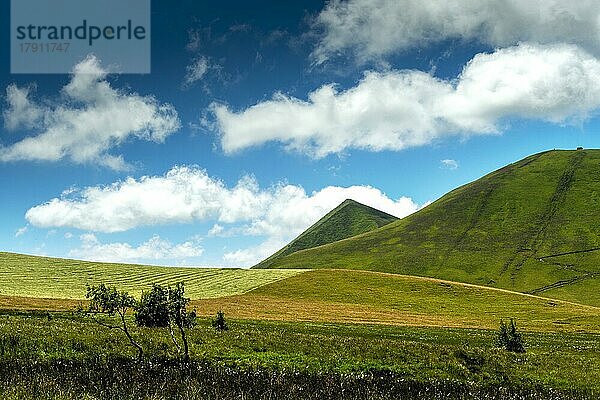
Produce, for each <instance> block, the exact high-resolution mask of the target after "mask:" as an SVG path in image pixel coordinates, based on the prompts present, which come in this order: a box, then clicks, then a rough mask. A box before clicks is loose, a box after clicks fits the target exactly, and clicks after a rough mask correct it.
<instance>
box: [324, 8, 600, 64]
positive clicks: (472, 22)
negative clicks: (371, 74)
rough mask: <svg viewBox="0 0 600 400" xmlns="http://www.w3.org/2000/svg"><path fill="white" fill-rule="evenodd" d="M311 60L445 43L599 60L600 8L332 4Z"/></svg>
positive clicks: (380, 53) (375, 54)
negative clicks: (548, 47)
mask: <svg viewBox="0 0 600 400" xmlns="http://www.w3.org/2000/svg"><path fill="white" fill-rule="evenodd" d="M315 29H316V30H318V31H320V32H321V36H320V39H319V41H318V43H317V46H316V48H315V50H314V52H313V54H312V56H313V59H314V61H315V62H316V63H322V62H324V61H326V60H328V59H330V58H332V57H335V56H337V55H339V54H340V53H347V52H350V53H351V54H353V55H354V56H356V59H357V61H359V62H364V61H366V60H369V59H376V58H380V57H381V56H385V55H388V54H391V53H394V52H397V51H402V50H405V49H409V48H415V47H418V46H423V45H427V44H430V43H435V42H439V41H442V40H445V39H461V40H467V41H470V40H473V41H479V42H482V43H484V44H489V45H491V46H492V47H505V46H511V45H515V44H517V43H519V42H527V41H530V42H538V43H542V44H550V43H563V42H564V43H572V44H578V45H580V46H582V47H584V48H586V49H587V50H588V51H590V52H593V53H595V54H600V2H598V1H593V0H582V1H570V0H527V1H523V0H500V1H498V0H428V1H419V0H348V1H340V0H332V1H330V2H329V3H327V5H326V7H325V8H324V9H323V10H322V11H321V13H320V14H319V15H318V16H317V18H316V21H315Z"/></svg>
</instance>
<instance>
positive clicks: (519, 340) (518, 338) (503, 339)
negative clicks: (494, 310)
mask: <svg viewBox="0 0 600 400" xmlns="http://www.w3.org/2000/svg"><path fill="white" fill-rule="evenodd" d="M497 345H498V346H499V347H502V348H503V349H506V350H508V351H512V352H514V353H525V342H524V341H523V336H522V335H521V333H520V332H518V331H517V325H516V324H515V321H514V320H513V319H512V318H511V319H510V324H509V325H508V326H507V325H506V324H505V323H504V321H503V320H500V329H499V330H498V338H497Z"/></svg>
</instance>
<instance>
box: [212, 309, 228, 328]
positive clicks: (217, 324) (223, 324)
mask: <svg viewBox="0 0 600 400" xmlns="http://www.w3.org/2000/svg"><path fill="white" fill-rule="evenodd" d="M212 326H213V328H215V329H216V330H218V331H219V332H223V331H227V330H229V327H228V326H227V321H225V313H224V312H223V310H219V311H217V316H216V317H215V319H213V321H212Z"/></svg>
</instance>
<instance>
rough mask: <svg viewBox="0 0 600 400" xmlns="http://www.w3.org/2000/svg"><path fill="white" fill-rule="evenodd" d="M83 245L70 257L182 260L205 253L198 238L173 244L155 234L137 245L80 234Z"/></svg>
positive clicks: (112, 260)
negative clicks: (104, 241)
mask: <svg viewBox="0 0 600 400" xmlns="http://www.w3.org/2000/svg"><path fill="white" fill-rule="evenodd" d="M80 239H81V246H80V247H79V248H76V249H73V250H71V251H70V252H69V257H76V258H79V259H84V260H90V261H105V262H141V261H160V260H181V259H185V258H190V257H199V256H201V255H202V253H203V251H204V250H203V249H202V247H201V246H200V245H199V243H198V241H197V240H190V241H186V242H184V243H179V244H172V243H170V242H169V241H167V240H164V239H161V238H160V236H158V235H155V236H153V237H152V238H150V239H149V240H148V241H146V242H144V243H142V244H140V245H139V246H137V247H134V246H131V245H130V244H129V243H120V242H115V243H101V242H100V241H99V240H98V239H97V238H96V236H95V235H94V234H91V233H86V234H83V235H81V236H80Z"/></svg>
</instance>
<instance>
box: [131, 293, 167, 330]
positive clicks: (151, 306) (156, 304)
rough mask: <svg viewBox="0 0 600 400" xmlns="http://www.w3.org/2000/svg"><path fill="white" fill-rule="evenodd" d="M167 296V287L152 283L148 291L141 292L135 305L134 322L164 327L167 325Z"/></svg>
mask: <svg viewBox="0 0 600 400" xmlns="http://www.w3.org/2000/svg"><path fill="white" fill-rule="evenodd" d="M168 304H169V297H168V292H167V289H165V288H164V287H162V286H160V285H157V284H153V285H152V289H151V290H150V291H149V292H142V297H141V298H140V301H139V303H138V305H137V307H136V312H135V322H136V323H137V324H138V326H147V327H150V328H166V327H167V326H169V307H168Z"/></svg>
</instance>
